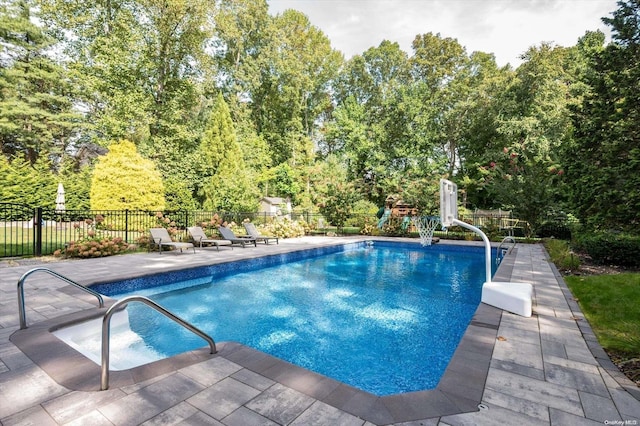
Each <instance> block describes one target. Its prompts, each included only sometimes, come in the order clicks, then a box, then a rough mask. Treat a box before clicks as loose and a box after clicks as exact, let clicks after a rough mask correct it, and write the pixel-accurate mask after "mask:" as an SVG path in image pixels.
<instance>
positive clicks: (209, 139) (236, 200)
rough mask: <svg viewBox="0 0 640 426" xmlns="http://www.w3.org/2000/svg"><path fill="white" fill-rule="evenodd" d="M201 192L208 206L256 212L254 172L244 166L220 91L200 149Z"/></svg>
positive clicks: (212, 208) (224, 209) (227, 109)
mask: <svg viewBox="0 0 640 426" xmlns="http://www.w3.org/2000/svg"><path fill="white" fill-rule="evenodd" d="M198 157H199V166H200V180H201V181H202V182H203V184H202V186H201V187H200V191H199V196H200V197H201V201H202V206H203V208H204V209H205V210H213V211H241V212H253V211H255V209H256V208H257V206H258V198H257V187H256V185H255V183H254V182H255V177H254V175H253V173H251V171H250V170H249V169H248V168H247V167H246V166H245V163H244V158H243V154H242V151H241V149H240V145H239V143H238V140H237V136H236V132H235V129H234V126H233V121H232V120H231V114H230V112H229V107H228V106H227V103H226V102H225V101H224V98H223V97H222V94H221V93H219V94H218V97H217V100H216V104H215V106H214V109H213V111H212V112H211V115H210V117H209V121H208V123H207V128H206V130H205V133H204V136H203V137H202V141H201V143H200V148H199V149H198Z"/></svg>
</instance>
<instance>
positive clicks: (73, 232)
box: [0, 203, 321, 257]
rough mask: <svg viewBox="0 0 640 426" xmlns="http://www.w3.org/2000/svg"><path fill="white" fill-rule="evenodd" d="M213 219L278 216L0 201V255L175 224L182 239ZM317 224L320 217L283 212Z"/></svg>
mask: <svg viewBox="0 0 640 426" xmlns="http://www.w3.org/2000/svg"><path fill="white" fill-rule="evenodd" d="M214 217H217V219H219V220H221V221H225V222H236V223H238V224H240V223H242V221H244V220H246V219H249V220H251V221H252V222H254V223H257V224H261V223H267V222H270V221H273V220H276V219H281V216H276V215H272V214H269V213H266V212H262V213H258V212H251V213H243V212H209V211H163V212H156V211H143V210H65V211H56V210H53V209H44V208H41V207H35V208H34V207H30V206H25V205H21V204H13V203H0V257H24V256H42V255H48V254H53V253H54V252H55V251H56V250H58V249H62V248H64V247H65V245H67V244H68V243H69V242H72V241H77V240H79V239H82V238H86V237H94V236H103V237H107V236H108V237H113V238H116V237H117V238H122V239H123V240H124V241H126V242H128V243H131V244H134V243H136V242H138V240H139V239H140V238H141V237H145V236H147V233H148V230H149V229H150V228H154V227H159V226H165V227H169V226H171V227H175V229H176V230H177V235H176V236H175V237H176V238H177V239H179V240H186V239H187V237H188V236H187V234H186V229H187V227H188V226H193V225H199V224H201V223H203V222H210V221H212V219H213V218H214ZM287 217H288V218H290V219H292V220H299V219H303V220H304V221H305V222H306V223H307V224H312V226H314V227H315V226H317V223H318V220H319V219H320V218H321V216H320V215H317V214H313V213H301V214H290V215H287Z"/></svg>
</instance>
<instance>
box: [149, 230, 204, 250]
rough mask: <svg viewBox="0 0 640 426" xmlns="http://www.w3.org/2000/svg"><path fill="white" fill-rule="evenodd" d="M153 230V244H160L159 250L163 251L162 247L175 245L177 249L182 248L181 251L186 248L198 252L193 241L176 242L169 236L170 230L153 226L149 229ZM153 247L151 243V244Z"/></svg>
mask: <svg viewBox="0 0 640 426" xmlns="http://www.w3.org/2000/svg"><path fill="white" fill-rule="evenodd" d="M149 232H151V239H152V240H153V244H155V245H157V246H158V252H160V253H162V247H163V246H166V247H173V248H176V249H180V253H182V250H184V249H193V252H194V253H195V252H196V248H195V246H194V245H193V244H191V243H176V242H174V241H173V240H172V239H171V237H170V236H169V232H167V230H166V229H165V228H151V229H149ZM149 247H151V244H149Z"/></svg>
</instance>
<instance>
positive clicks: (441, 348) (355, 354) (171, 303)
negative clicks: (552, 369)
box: [113, 243, 484, 396]
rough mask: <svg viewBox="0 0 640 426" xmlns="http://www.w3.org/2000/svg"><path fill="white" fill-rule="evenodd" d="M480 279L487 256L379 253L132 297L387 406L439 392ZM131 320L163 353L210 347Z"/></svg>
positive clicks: (142, 315) (172, 329)
mask: <svg viewBox="0 0 640 426" xmlns="http://www.w3.org/2000/svg"><path fill="white" fill-rule="evenodd" d="M407 246H408V247H407ZM483 278H484V257H483V252H482V250H470V249H469V248H466V249H465V250H457V247H451V246H450V247H446V246H441V247H438V246H434V247H427V248H423V247H421V246H419V245H413V244H404V245H403V246H402V247H398V246H397V245H394V244H377V243H376V244H375V245H374V247H373V248H370V247H368V248H367V247H364V246H363V247H362V248H358V249H356V250H347V251H344V252H338V253H332V254H326V255H322V256H318V257H314V258H308V259H304V260H300V261H293V262H287V263H283V264H281V265H276V266H271V267H268V268H264V269H258V270H251V271H250V272H240V273H234V274H227V275H226V276H217V277H215V278H213V279H210V280H209V281H208V282H207V280H206V279H205V278H202V277H200V278H197V279H193V280H194V282H195V283H196V285H193V286H187V287H184V285H182V284H175V283H172V284H170V285H169V286H167V287H157V288H149V289H146V290H143V291H142V290H133V291H132V292H131V294H141V293H144V294H145V295H147V296H148V297H151V298H152V299H154V300H155V301H156V302H158V303H160V304H161V305H162V306H164V307H165V308H167V309H169V310H170V311H172V312H174V313H176V314H178V315H179V316H181V317H182V318H184V319H185V320H187V321H189V322H191V323H193V324H194V325H196V326H197V327H199V328H201V329H202V330H204V331H205V332H206V333H208V334H210V335H211V336H212V337H213V338H214V339H216V341H237V342H240V343H243V344H245V345H248V346H251V347H253V348H256V349H258V350H261V351H264V352H267V353H269V354H271V355H274V356H277V357H279V358H282V359H284V360H287V361H289V362H292V363H294V364H296V365H299V366H301V367H304V368H308V369H310V370H312V371H315V372H318V373H320V374H324V375H327V376H329V377H332V378H334V379H336V380H339V381H342V382H344V383H347V384H350V385H352V386H355V387H358V388H360V389H362V390H365V391H367V392H370V393H373V394H376V395H379V396H383V395H391V394H397V393H404V392H411V391H417V390H426V389H432V388H435V387H436V386H437V384H438V381H439V379H440V376H441V375H442V373H443V372H444V370H445V369H446V366H447V364H448V362H449V360H450V358H451V356H452V355H453V352H454V351H455V349H456V347H457V345H458V343H459V341H460V339H461V337H462V335H463V334H464V332H465V330H466V328H467V325H468V323H469V321H470V320H471V318H472V316H473V313H474V312H475V310H476V308H477V306H478V304H479V302H480V293H481V286H482V283H483ZM128 294H129V293H124V294H119V295H114V296H113V297H116V298H121V297H124V296H126V295H128ZM127 309H128V311H129V318H130V323H131V328H132V330H133V331H135V332H136V333H138V334H139V335H140V336H142V337H143V338H144V340H145V342H146V344H147V345H148V346H149V347H150V348H153V350H155V351H158V352H160V353H163V354H165V355H166V356H170V355H175V354H177V353H181V352H184V351H186V350H190V349H194V348H197V347H202V346H203V341H202V340H201V339H200V338H198V337H196V336H194V335H192V334H191V333H189V332H187V331H185V330H184V329H182V328H180V327H177V326H176V325H174V324H171V323H169V321H168V320H166V318H164V317H162V316H160V315H156V314H155V313H150V312H149V310H148V309H145V308H144V307H143V306H136V305H135V304H131V305H130V306H129V307H128V308H127ZM158 328H162V329H163V332H162V333H159V332H157V329H158Z"/></svg>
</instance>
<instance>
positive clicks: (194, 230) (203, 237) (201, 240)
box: [187, 226, 233, 251]
mask: <svg viewBox="0 0 640 426" xmlns="http://www.w3.org/2000/svg"><path fill="white" fill-rule="evenodd" d="M187 231H189V235H191V240H192V241H193V243H194V244H197V245H198V247H200V248H202V244H211V245H213V246H216V248H217V249H218V251H220V246H229V247H231V241H229V240H216V239H213V238H209V237H207V234H205V233H204V230H203V229H202V228H201V227H199V226H190V227H189V228H187ZM231 249H232V250H233V247H231Z"/></svg>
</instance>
